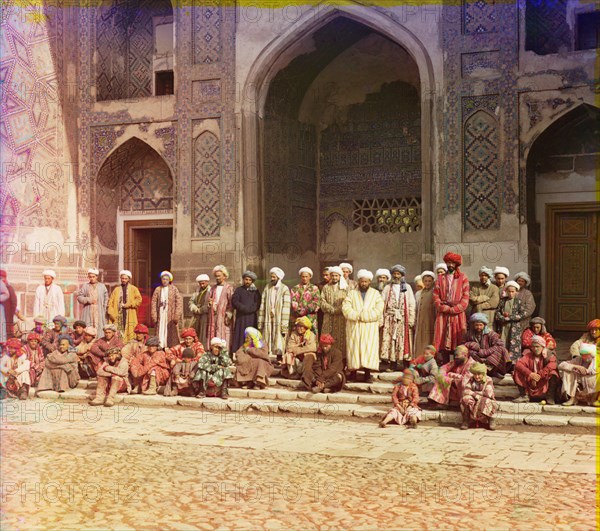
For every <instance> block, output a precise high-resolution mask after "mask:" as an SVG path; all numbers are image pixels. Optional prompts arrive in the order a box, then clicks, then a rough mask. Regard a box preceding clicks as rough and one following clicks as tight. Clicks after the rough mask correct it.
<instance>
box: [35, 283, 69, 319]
mask: <svg viewBox="0 0 600 531" xmlns="http://www.w3.org/2000/svg"><path fill="white" fill-rule="evenodd" d="M49 288H50V289H49V290H48V293H46V286H44V285H43V284H42V285H41V286H38V287H37V289H36V290H35V300H34V301H33V316H34V317H37V316H38V315H43V316H44V319H45V320H46V323H51V322H52V319H54V318H55V317H56V316H57V315H62V316H64V315H65V296H64V295H63V292H62V289H60V286H58V285H57V284H55V283H54V282H53V283H52V284H50V286H49Z"/></svg>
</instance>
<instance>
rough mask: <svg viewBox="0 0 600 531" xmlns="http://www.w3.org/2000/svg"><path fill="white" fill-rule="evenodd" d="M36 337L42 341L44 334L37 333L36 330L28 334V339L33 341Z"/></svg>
mask: <svg viewBox="0 0 600 531" xmlns="http://www.w3.org/2000/svg"><path fill="white" fill-rule="evenodd" d="M34 339H36V340H37V341H41V340H42V336H40V335H39V334H36V333H35V332H30V333H29V335H28V336H27V341H33V340H34Z"/></svg>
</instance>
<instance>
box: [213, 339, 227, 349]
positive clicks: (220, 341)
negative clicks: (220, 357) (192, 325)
mask: <svg viewBox="0 0 600 531" xmlns="http://www.w3.org/2000/svg"><path fill="white" fill-rule="evenodd" d="M215 345H218V346H219V347H221V348H225V347H226V346H227V341H225V340H224V339H221V338H220V337H213V338H212V339H211V340H210V346H211V347H214V346H215Z"/></svg>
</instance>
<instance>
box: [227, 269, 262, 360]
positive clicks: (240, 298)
mask: <svg viewBox="0 0 600 531" xmlns="http://www.w3.org/2000/svg"><path fill="white" fill-rule="evenodd" d="M256 279H257V276H256V273H254V272H253V271H245V272H244V273H243V274H242V285H241V286H240V287H238V288H236V290H235V291H234V292H233V297H232V298H231V304H232V306H233V309H234V310H235V325H234V328H233V340H232V341H231V352H237V351H238V349H239V348H240V347H241V346H242V345H243V344H244V331H245V330H246V328H248V327H251V328H256V324H257V321H258V317H257V312H258V309H259V308H260V291H258V289H257V288H256V286H255V285H254V282H256Z"/></svg>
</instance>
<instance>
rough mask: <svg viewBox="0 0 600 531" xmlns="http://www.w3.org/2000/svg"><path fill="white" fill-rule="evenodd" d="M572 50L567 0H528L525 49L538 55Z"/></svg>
mask: <svg viewBox="0 0 600 531" xmlns="http://www.w3.org/2000/svg"><path fill="white" fill-rule="evenodd" d="M561 47H562V48H565V49H566V50H568V51H570V50H571V48H572V44H571V29H570V28H569V24H568V23H567V0H552V1H551V2H550V1H548V0H527V3H526V7H525V49H526V50H532V51H534V52H535V53H537V54H538V55H546V54H550V53H557V52H558V51H559V50H560V48H561Z"/></svg>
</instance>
